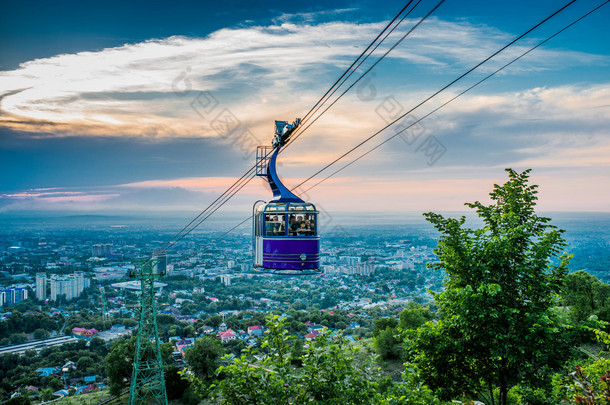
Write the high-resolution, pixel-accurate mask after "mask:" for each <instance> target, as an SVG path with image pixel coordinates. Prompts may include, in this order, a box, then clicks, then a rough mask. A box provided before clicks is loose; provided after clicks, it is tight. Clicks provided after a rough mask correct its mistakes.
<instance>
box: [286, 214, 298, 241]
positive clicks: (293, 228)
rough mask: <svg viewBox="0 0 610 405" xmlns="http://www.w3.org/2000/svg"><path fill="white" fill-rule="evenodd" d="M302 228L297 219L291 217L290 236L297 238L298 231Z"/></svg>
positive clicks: (289, 224) (289, 221)
mask: <svg viewBox="0 0 610 405" xmlns="http://www.w3.org/2000/svg"><path fill="white" fill-rule="evenodd" d="M299 228H300V225H299V223H298V222H297V219H296V217H295V216H294V214H293V215H290V218H289V219H288V231H289V234H290V236H296V235H297V230H298V229H299Z"/></svg>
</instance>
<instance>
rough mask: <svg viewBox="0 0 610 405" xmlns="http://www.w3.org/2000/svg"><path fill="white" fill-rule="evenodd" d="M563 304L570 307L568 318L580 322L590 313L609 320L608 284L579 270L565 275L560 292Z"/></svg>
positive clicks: (609, 287) (609, 300) (609, 299)
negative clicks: (563, 284)
mask: <svg viewBox="0 0 610 405" xmlns="http://www.w3.org/2000/svg"><path fill="white" fill-rule="evenodd" d="M562 298H563V302H564V304H565V305H567V306H569V307H570V319H571V320H572V322H574V323H579V322H582V321H584V320H586V319H588V318H589V317H590V316H591V315H596V316H598V317H599V319H601V320H603V321H606V322H608V321H610V284H606V283H603V282H601V281H599V280H598V279H597V277H595V276H593V275H591V274H589V273H587V272H586V271H583V270H580V271H577V272H575V273H572V274H569V275H568V276H567V277H566V282H565V286H564V289H563V292H562Z"/></svg>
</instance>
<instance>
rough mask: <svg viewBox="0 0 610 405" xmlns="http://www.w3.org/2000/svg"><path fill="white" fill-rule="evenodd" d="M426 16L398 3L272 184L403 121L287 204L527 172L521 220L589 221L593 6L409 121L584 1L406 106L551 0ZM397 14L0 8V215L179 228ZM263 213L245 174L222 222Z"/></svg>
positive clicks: (602, 17)
mask: <svg viewBox="0 0 610 405" xmlns="http://www.w3.org/2000/svg"><path fill="white" fill-rule="evenodd" d="M437 3H438V2H437V1H431V0H422V1H421V2H420V3H418V4H417V6H416V7H415V9H414V10H413V11H412V13H411V14H410V15H409V16H408V17H407V18H405V20H404V21H403V22H402V23H401V24H400V26H399V27H398V28H397V29H396V30H395V31H394V32H393V33H392V34H391V35H390V36H389V37H388V39H387V42H386V43H384V44H383V45H382V46H380V47H379V49H378V50H377V51H376V52H375V53H374V54H373V55H372V57H371V58H370V61H367V62H365V64H363V66H362V67H361V68H360V69H359V71H358V72H357V73H356V75H354V76H353V77H354V78H356V77H359V76H360V75H361V74H362V73H363V72H364V71H365V69H367V68H368V67H370V66H371V65H372V63H374V62H375V61H377V60H378V59H379V58H380V56H381V55H382V54H383V53H385V52H387V51H388V50H389V49H390V47H391V46H392V45H393V44H395V43H396V42H397V41H398V40H399V38H400V37H402V36H403V35H404V34H405V33H407V32H408V31H409V30H411V29H413V30H412V32H411V33H410V34H409V35H408V36H407V37H406V38H405V39H404V40H403V41H402V42H400V43H399V44H398V45H397V46H396V47H395V48H394V49H393V50H391V52H390V53H388V55H387V57H385V58H384V59H383V60H381V61H380V62H379V63H378V64H377V65H376V66H375V67H374V69H372V70H371V71H370V73H368V74H367V75H366V76H364V77H363V78H362V79H361V80H360V81H359V82H358V83H357V84H356V85H354V86H353V88H351V89H350V90H349V91H348V92H347V93H346V94H345V95H344V96H343V97H341V99H340V100H339V101H338V102H337V103H335V104H334V105H333V106H332V107H331V108H329V109H328V110H327V111H326V112H325V113H324V114H323V115H322V116H321V118H320V119H318V120H317V121H315V122H314V123H313V124H312V125H311V126H310V127H308V128H307V129H306V130H305V131H303V132H302V135H301V136H299V138H298V139H297V140H295V142H294V143H293V144H291V145H290V147H288V148H286V150H285V151H284V152H283V153H282V154H281V155H280V159H279V165H278V166H279V169H278V171H279V173H280V176H281V177H282V178H283V180H284V183H285V184H286V185H287V186H288V187H294V186H296V185H297V184H299V183H301V182H302V181H303V180H305V179H307V178H308V177H310V176H311V175H312V174H314V173H316V172H317V171H318V170H319V169H321V168H322V167H324V166H325V165H326V164H327V163H329V162H331V161H333V160H334V159H335V158H337V157H338V156H340V155H341V154H343V153H344V152H346V151H348V150H349V149H350V148H352V147H353V146H355V145H357V144H359V143H360V142H361V141H363V140H364V139H366V138H368V137H370V136H371V135H373V134H375V133H377V132H378V131H379V130H381V129H382V128H384V127H385V126H386V125H387V124H388V123H389V122H391V121H393V120H394V119H395V118H396V117H398V116H400V115H402V114H404V113H407V112H409V111H410V110H412V111H411V112H409V113H408V114H407V115H406V116H405V117H404V118H403V119H402V120H400V121H399V122H398V128H405V127H406V126H407V125H409V124H414V123H415V124H414V125H413V126H411V127H409V128H408V129H407V130H406V131H404V132H402V133H401V134H399V135H398V136H394V135H396V134H397V131H398V129H397V126H396V125H395V126H391V127H389V128H387V129H386V130H384V131H382V132H381V133H380V134H379V135H378V136H375V137H374V138H373V139H372V140H371V141H369V142H367V143H366V144H365V145H363V146H362V147H361V148H359V149H358V150H357V151H356V152H355V153H354V154H352V155H349V156H348V157H347V158H345V159H344V160H342V161H340V162H339V164H338V165H335V166H333V167H332V168H330V169H329V170H328V171H325V172H323V173H322V174H321V175H320V176H318V177H316V178H315V179H313V180H310V181H309V182H307V183H305V184H304V185H303V186H301V187H299V189H298V192H300V193H301V192H302V193H303V197H304V198H306V199H307V200H309V201H311V202H314V203H315V204H317V205H318V207H320V208H321V209H323V210H324V211H326V212H328V213H333V212H336V213H339V212H350V213H363V215H364V214H365V213H373V212H381V213H397V215H400V213H401V212H411V211H416V212H425V211H461V210H464V203H465V202H473V201H477V200H479V201H483V202H486V201H488V199H487V198H488V193H489V192H490V191H491V189H492V187H493V184H501V183H503V182H504V181H505V180H506V178H507V176H506V172H505V168H513V169H515V170H518V171H522V170H526V169H532V172H531V181H532V183H534V184H538V186H539V202H538V206H539V209H540V210H543V211H591V212H608V211H609V210H610V40H609V38H610V25H609V24H608V23H607V21H610V5H605V6H603V7H601V8H600V9H599V10H597V11H596V12H594V13H593V14H591V15H590V16H588V17H586V19H584V20H583V21H581V22H579V23H577V24H576V25H574V26H572V27H570V28H569V29H567V30H566V31H565V32H562V33H561V34H559V35H557V36H556V37H554V38H553V39H551V40H550V41H549V42H547V43H545V44H544V45H543V46H541V47H539V48H537V49H536V50H534V51H533V52H531V53H529V54H527V55H526V56H524V57H523V58H522V59H520V60H518V61H517V62H515V63H514V64H512V65H510V66H509V67H508V68H506V69H504V70H502V71H501V72H500V73H498V74H496V75H494V76H493V77H491V78H490V79H489V80H486V81H485V82H484V83H482V84H481V85H478V86H477V87H475V88H473V89H472V90H470V91H469V92H467V93H465V94H464V95H462V96H460V97H458V98H456V99H455V100H454V101H451V102H450V103H448V104H447V105H446V106H443V107H442V108H440V109H439V110H438V111H437V112H434V113H433V114H431V115H429V116H427V114H428V113H430V112H431V111H433V110H434V109H435V108H437V107H439V106H441V105H443V103H445V102H447V101H448V100H450V99H452V98H453V97H454V96H456V95H458V94H459V93H460V92H462V91H463V90H465V89H467V88H468V87H469V86H471V85H473V84H475V83H476V82H477V81H479V80H481V79H482V78H484V77H485V76H486V75H488V74H490V73H492V72H494V71H495V70H496V69H498V68H499V67H500V66H502V65H503V64H505V63H507V62H508V61H510V60H511V59H513V58H515V57H516V56H518V55H519V54H521V53H523V52H525V51H527V50H528V49H529V48H530V47H532V46H534V45H535V44H537V43H538V42H540V41H541V40H543V39H545V38H546V37H548V36H549V35H552V34H553V33H555V32H556V31H558V30H560V29H561V28H563V27H564V26H566V25H567V24H569V23H570V22H572V21H573V20H575V19H577V18H579V17H580V16H582V15H583V14H585V13H587V12H588V11H589V10H591V9H592V8H594V7H596V6H597V5H600V4H602V3H603V1H602V0H587V1H583V0H577V1H575V2H574V3H573V4H571V5H570V6H569V7H567V8H566V9H565V10H563V11H562V12H560V13H559V14H558V15H557V16H556V17H554V18H552V19H551V20H549V21H548V22H547V23H545V24H543V25H542V26H540V27H539V28H537V29H536V30H534V31H533V32H531V33H530V34H528V35H527V36H526V37H524V38H523V39H522V40H519V41H518V42H516V43H515V44H514V45H513V46H511V47H509V48H508V49H506V51H504V52H501V53H500V54H498V55H497V56H496V57H494V58H493V59H491V60H490V61H489V62H487V63H485V64H483V65H481V66H480V67H479V68H477V69H476V70H474V71H473V72H472V73H470V74H468V75H467V76H465V77H463V78H462V79H461V80H459V81H457V82H456V83H454V84H453V85H451V86H450V87H448V88H447V89H446V90H444V91H442V92H440V93H439V94H438V95H436V96H435V97H433V98H432V99H430V100H429V101H427V102H425V103H423V104H421V102H422V101H424V100H426V99H427V98H428V97H430V96H431V95H433V94H434V93H435V92H437V91H438V90H439V89H441V88H443V87H444V86H446V85H447V84H449V83H451V82H452V81H454V80H455V79H456V78H458V77H460V76H461V75H462V74H463V73H464V72H466V71H468V70H469V69H471V68H472V67H473V66H476V65H477V64H478V63H479V62H481V61H483V60H484V59H485V58H487V57H488V56H490V55H491V54H493V53H494V52H496V51H497V50H498V49H500V48H502V47H503V46H504V45H506V44H507V43H509V42H510V41H511V40H513V39H514V38H516V37H518V36H519V35H520V34H522V33H523V32H525V31H527V30H528V29H529V28H531V27H533V26H534V25H536V24H537V23H538V22H539V21H541V20H543V19H544V18H546V17H547V16H548V15H550V14H551V13H553V12H554V11H556V10H557V9H559V8H560V7H561V6H562V5H564V4H567V3H568V2H567V1H561V2H558V1H550V0H544V1H537V2H532V1H521V0H516V1H512V2H488V1H483V0H466V1H461V0H460V1H458V0H446V1H445V2H443V3H442V4H441V5H440V6H439V7H438V8H437V9H435V10H434V11H433V13H432V14H431V15H430V16H429V17H428V18H427V19H426V20H425V21H424V22H423V23H421V24H420V25H417V26H416V24H417V22H418V21H419V20H420V18H422V17H424V16H425V15H426V14H427V13H428V12H430V11H431V10H432V9H433V8H434V7H435V6H436V5H437ZM413 4H415V2H414V3H413ZM403 6H404V4H403V3H401V2H390V1H383V0H378V1H369V0H363V1H358V0H356V1H340V0H337V1H315V0H314V1H309V2H286V1H281V2H279V1H256V0H249V1H245V0H244V1H241V0H226V1H223V2H208V1H197V2H180V1H177V2H171V4H170V3H169V2H155V1H146V2H141V1H132V2H125V1H121V2H118V1H106V2H97V3H93V2H82V1H58V2H37V1H28V0H26V1H23V0H20V1H13V0H5V1H3V2H1V3H0V168H1V170H2V176H1V181H0V213H5V214H10V213H16V212H24V211H33V212H43V211H44V212H59V211H62V212H64V211H74V212H85V213H88V212H91V213H98V212H115V213H121V212H123V213H128V212H131V213H133V212H137V213H144V212H184V213H187V214H188V213H190V212H192V213H194V214H196V213H198V212H199V211H200V210H202V209H203V208H205V207H206V206H208V204H210V203H211V202H212V201H214V199H216V197H217V196H219V195H220V194H221V193H222V192H223V191H225V190H226V188H227V187H228V186H229V185H230V184H232V183H233V181H235V179H237V178H239V177H240V176H241V175H242V174H243V173H245V172H246V171H247V170H248V169H249V168H250V167H251V166H252V165H253V164H254V159H255V151H256V146H257V145H265V144H270V142H271V139H272V135H273V122H274V120H285V121H291V122H292V121H293V120H294V119H295V118H297V117H303V116H304V115H305V114H306V113H307V112H308V111H309V110H310V108H311V107H313V106H314V105H315V103H316V102H317V101H318V100H319V99H320V97H322V95H323V94H324V93H325V92H326V91H327V90H328V89H329V88H330V86H331V85H332V84H333V83H334V82H335V80H336V79H337V78H338V77H339V76H340V75H341V74H342V73H343V72H344V71H345V70H346V69H347V68H348V67H349V66H350V64H351V63H352V62H353V61H354V60H355V59H356V58H357V57H358V56H359V55H360V53H361V52H362V51H363V50H364V49H365V48H366V46H367V45H368V44H369V43H370V42H371V41H372V40H373V39H374V38H375V37H376V36H377V34H378V33H379V32H380V31H381V30H382V29H383V27H385V25H386V24H387V23H388V22H389V21H390V20H391V19H392V18H393V17H394V16H395V15H396V14H397V13H398V11H399V10H400V9H401V8H402V7H403ZM341 91H342V90H341ZM420 104H421V105H420ZM416 106H417V108H415V109H413V108H414V107H416ZM422 117H425V118H423V119H422V120H421V121H418V120H419V119H420V118H422ZM392 136H394V137H393V138H392V139H390V140H388V141H387V142H386V143H385V144H383V145H382V146H380V147H379V148H377V149H375V150H374V151H373V152H371V153H370V154H368V155H367V156H365V157H364V158H362V159H361V160H359V161H357V162H356V163H354V164H353V165H351V166H349V167H347V168H346V169H345V170H343V171H341V172H339V173H337V174H336V175H334V176H333V177H331V178H329V179H328V180H326V181H324V182H323V183H320V184H319V185H316V186H315V187H314V188H311V189H309V188H310V187H311V186H314V185H315V184H316V183H317V182H318V181H319V180H320V179H323V178H325V177H326V176H328V175H330V174H331V173H333V172H335V171H336V170H337V169H339V168H340V167H342V166H343V165H344V164H345V163H348V162H350V161H351V159H353V158H355V157H357V156H360V155H361V154H363V153H365V152H367V151H368V150H370V149H371V148H373V147H375V146H377V145H378V144H379V143H381V142H383V141H385V140H387V139H389V138H390V137H392ZM270 198H271V193H270V191H269V188H268V186H267V185H266V183H265V181H264V180H263V179H261V178H255V179H254V180H253V181H251V182H250V183H249V184H248V185H247V186H246V187H244V188H243V189H242V190H241V192H240V193H239V194H238V195H237V196H236V197H235V198H234V199H233V200H232V201H231V202H229V203H228V204H227V205H226V206H225V207H223V209H224V210H227V211H230V212H237V213H244V215H247V214H249V212H250V210H251V206H252V203H253V202H254V201H256V200H259V199H263V200H269V199H270Z"/></svg>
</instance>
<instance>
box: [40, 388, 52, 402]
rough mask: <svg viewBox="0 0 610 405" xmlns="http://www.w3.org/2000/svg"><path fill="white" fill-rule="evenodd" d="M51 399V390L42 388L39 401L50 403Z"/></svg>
mask: <svg viewBox="0 0 610 405" xmlns="http://www.w3.org/2000/svg"><path fill="white" fill-rule="evenodd" d="M52 398H53V390H52V389H51V388H44V389H43V390H42V391H40V399H42V400H43V401H50V400H51V399H52Z"/></svg>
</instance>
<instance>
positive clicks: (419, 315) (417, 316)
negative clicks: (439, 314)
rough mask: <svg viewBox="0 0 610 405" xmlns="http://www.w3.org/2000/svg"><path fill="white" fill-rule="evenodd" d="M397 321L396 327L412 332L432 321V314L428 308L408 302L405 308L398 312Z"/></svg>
mask: <svg viewBox="0 0 610 405" xmlns="http://www.w3.org/2000/svg"><path fill="white" fill-rule="evenodd" d="M399 319H400V320H399V321H398V326H400V327H401V328H402V329H404V330H412V329H417V328H419V327H420V326H422V325H423V324H424V323H426V322H428V321H430V320H432V314H431V313H430V310H429V309H428V308H424V307H422V306H421V305H419V304H418V303H416V302H413V301H410V302H409V303H408V304H407V307H406V308H405V309H403V310H402V311H401V312H400V315H399Z"/></svg>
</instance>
